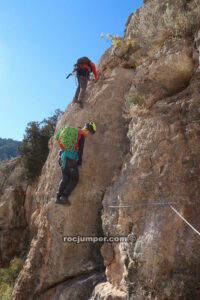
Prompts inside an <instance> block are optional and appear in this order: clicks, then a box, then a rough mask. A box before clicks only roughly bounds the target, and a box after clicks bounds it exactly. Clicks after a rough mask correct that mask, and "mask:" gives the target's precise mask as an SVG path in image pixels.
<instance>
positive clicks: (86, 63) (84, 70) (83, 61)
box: [74, 56, 92, 77]
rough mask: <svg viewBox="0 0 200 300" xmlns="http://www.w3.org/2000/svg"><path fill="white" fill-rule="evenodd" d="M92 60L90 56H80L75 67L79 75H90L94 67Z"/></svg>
mask: <svg viewBox="0 0 200 300" xmlns="http://www.w3.org/2000/svg"><path fill="white" fill-rule="evenodd" d="M90 63H91V61H90V60H89V58H88V57H86V56H84V57H80V58H79V59H78V60H77V62H76V64H75V65H74V68H75V70H76V72H77V75H81V76H86V77H88V76H89V73H91V72H92V67H91V64H90Z"/></svg>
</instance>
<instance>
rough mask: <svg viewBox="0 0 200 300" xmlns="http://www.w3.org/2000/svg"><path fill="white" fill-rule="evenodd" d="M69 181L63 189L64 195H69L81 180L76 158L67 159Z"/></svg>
mask: <svg viewBox="0 0 200 300" xmlns="http://www.w3.org/2000/svg"><path fill="white" fill-rule="evenodd" d="M67 169H68V182H67V185H66V186H65V189H64V191H63V196H65V197H68V196H69V195H70V194H71V192H72V191H73V189H74V188H75V187H76V185H77V183H78V181H79V172H78V165H77V162H76V161H75V160H67Z"/></svg>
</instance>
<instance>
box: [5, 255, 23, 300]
mask: <svg viewBox="0 0 200 300" xmlns="http://www.w3.org/2000/svg"><path fill="white" fill-rule="evenodd" d="M22 265H23V260H22V259H21V258H19V257H15V258H14V259H12V260H11V262H10V265H9V267H8V268H0V299H2V300H9V299H11V293H12V289H13V285H14V281H15V279H16V278H17V276H18V274H19V271H20V270H21V268H22Z"/></svg>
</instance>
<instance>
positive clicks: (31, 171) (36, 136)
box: [19, 110, 62, 181]
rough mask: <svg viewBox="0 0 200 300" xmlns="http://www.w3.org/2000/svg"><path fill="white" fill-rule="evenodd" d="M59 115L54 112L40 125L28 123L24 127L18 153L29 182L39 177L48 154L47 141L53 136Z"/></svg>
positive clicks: (58, 111)
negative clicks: (24, 130)
mask: <svg viewBox="0 0 200 300" xmlns="http://www.w3.org/2000/svg"><path fill="white" fill-rule="evenodd" d="M61 113H62V112H61V111H60V110H56V111H55V113H54V115H53V116H52V117H49V118H48V119H44V120H43V121H42V122H40V123H39V122H30V123H28V125H27V127H26V132H25V135H24V139H23V141H22V144H21V147H20V148H19V152H20V154H21V158H22V165H23V167H24V172H25V176H26V177H27V179H28V180H30V181H32V180H34V178H36V177H37V176H39V175H40V172H41V169H42V167H43V165H44V163H45V161H46V158H47V156H48V153H49V148H48V141H49V139H50V138H51V137H52V136H53V134H54V131H55V128H56V123H57V121H58V118H59V117H60V115H61Z"/></svg>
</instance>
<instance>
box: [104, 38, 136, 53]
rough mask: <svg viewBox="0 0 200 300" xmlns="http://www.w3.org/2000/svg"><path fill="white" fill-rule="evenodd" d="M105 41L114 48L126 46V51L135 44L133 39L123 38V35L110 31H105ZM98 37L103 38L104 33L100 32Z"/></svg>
mask: <svg viewBox="0 0 200 300" xmlns="http://www.w3.org/2000/svg"><path fill="white" fill-rule="evenodd" d="M105 37H106V40H107V42H108V43H109V44H110V45H111V46H113V47H114V48H116V47H117V46H119V47H120V46H125V47H126V52H128V50H129V49H130V48H134V46H135V41H134V40H133V39H127V38H126V39H125V38H124V37H123V38H122V37H120V36H119V35H117V34H115V35H112V34H110V33H107V34H106V35H105ZM100 38H101V39H103V38H104V33H101V35H100Z"/></svg>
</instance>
